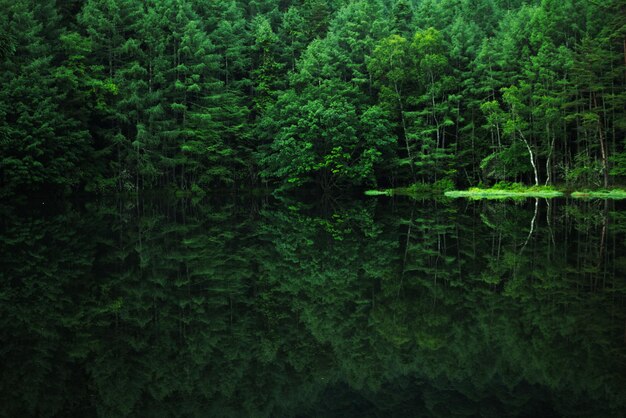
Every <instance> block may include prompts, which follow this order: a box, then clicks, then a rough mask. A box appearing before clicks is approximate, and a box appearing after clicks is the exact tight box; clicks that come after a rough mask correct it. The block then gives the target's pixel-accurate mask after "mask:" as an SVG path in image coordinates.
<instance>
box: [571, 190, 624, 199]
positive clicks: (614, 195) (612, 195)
mask: <svg viewBox="0 0 626 418" xmlns="http://www.w3.org/2000/svg"><path fill="white" fill-rule="evenodd" d="M572 197H573V198H574V199H626V190H623V189H613V190H585V191H582V192H574V193H572Z"/></svg>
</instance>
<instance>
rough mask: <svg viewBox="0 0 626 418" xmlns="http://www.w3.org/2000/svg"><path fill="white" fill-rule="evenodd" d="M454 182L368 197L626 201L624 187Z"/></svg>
mask: <svg viewBox="0 0 626 418" xmlns="http://www.w3.org/2000/svg"><path fill="white" fill-rule="evenodd" d="M452 189H453V187H452V185H451V183H448V182H437V183H433V184H427V183H416V184H413V185H411V186H409V187H399V188H395V189H385V190H368V191H367V192H365V194H366V195H367V196H410V197H439V196H442V195H445V196H446V197H449V198H453V199H455V198H469V199H525V198H542V199H551V198H555V197H563V196H571V197H572V198H575V199H614V200H618V199H626V190H625V189H621V188H615V189H599V190H583V191H574V192H571V193H569V191H566V190H564V189H563V188H558V187H555V186H525V185H523V184H521V183H507V182H500V183H496V184H494V185H493V186H491V187H472V188H470V189H468V190H452Z"/></svg>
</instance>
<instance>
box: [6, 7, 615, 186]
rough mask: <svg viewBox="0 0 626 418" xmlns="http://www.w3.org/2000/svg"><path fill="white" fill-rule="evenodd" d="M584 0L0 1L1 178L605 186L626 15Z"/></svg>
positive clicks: (46, 182) (9, 181)
mask: <svg viewBox="0 0 626 418" xmlns="http://www.w3.org/2000/svg"><path fill="white" fill-rule="evenodd" d="M583 3H584V4H578V2H575V1H574V0H563V1H556V0H543V1H532V2H531V1H527V0H515V1H507V2H496V1H493V0H442V1H434V0H422V1H419V2H415V1H407V0H391V1H387V0H385V1H383V0H371V1H366V0H355V1H347V0H333V1H330V0H306V1H297V2H296V1H278V0H271V1H260V0H250V1H243V2H242V1H237V0H227V1H220V2H218V1H199V0H163V1H155V0H147V1H139V0H88V1H84V2H79V1H75V0H59V1H52V0H43V1H40V2H36V1H33V0H17V1H8V0H0V10H1V11H2V13H0V59H1V61H0V74H1V76H2V77H1V78H0V80H1V81H0V88H1V92H0V176H1V179H2V194H3V195H6V194H13V195H15V194H20V193H29V192H43V191H48V190H49V191H51V192H53V193H57V192H81V191H90V192H97V193H110V192H122V191H142V190H148V189H159V188H172V189H179V190H185V191H186V190H189V189H190V188H191V187H192V186H193V185H194V184H195V185H198V186H199V187H202V188H223V187H228V188H243V187H248V186H252V187H259V186H261V183H264V184H263V187H269V188H290V187H293V186H305V185H306V186H307V187H311V186H315V187H321V188H322V189H324V190H326V191H328V190H337V189H345V188H348V187H353V188H361V187H368V186H373V185H380V186H381V187H384V188H397V187H398V186H401V185H410V184H414V183H424V184H433V183H435V182H437V181H439V180H441V179H450V180H451V181H453V182H454V183H456V184H465V185H470V184H478V183H480V182H488V181H516V182H523V183H525V184H536V185H539V184H554V183H561V182H566V183H567V184H569V185H572V186H575V187H596V186H599V185H600V186H602V187H605V188H606V187H608V186H609V185H610V184H612V183H615V182H616V181H617V182H619V181H621V180H623V179H621V177H624V173H625V172H626V170H625V169H624V167H623V166H624V165H625V164H624V161H623V160H624V158H623V154H624V153H625V152H626V150H625V148H624V146H625V144H624V142H623V140H622V139H623V137H624V135H625V134H626V112H625V111H624V109H625V108H626V93H625V92H626V89H625V88H624V87H625V84H624V83H626V79H625V78H624V76H623V57H624V53H623V52H624V51H623V39H624V24H625V20H624V15H625V14H624V13H623V4H622V3H623V1H622V0H611V1H605V2H586V3H585V2H583ZM288 102H291V103H292V105H290V103H288ZM316 118H318V119H319V120H316ZM299 119H301V120H299ZM291 131H293V132H291ZM283 144H284V149H283ZM283 165H284V166H283Z"/></svg>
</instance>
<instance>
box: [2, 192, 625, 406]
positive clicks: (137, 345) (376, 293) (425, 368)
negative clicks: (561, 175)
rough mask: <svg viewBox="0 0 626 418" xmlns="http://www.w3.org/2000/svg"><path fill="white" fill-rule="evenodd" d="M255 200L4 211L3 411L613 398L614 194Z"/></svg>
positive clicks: (618, 232) (619, 321) (620, 221)
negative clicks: (314, 203)
mask: <svg viewBox="0 0 626 418" xmlns="http://www.w3.org/2000/svg"><path fill="white" fill-rule="evenodd" d="M257 203H258V202H256V203H255V204H254V205H250V204H248V202H246V201H234V202H228V203H224V204H211V203H207V202H204V203H198V204H192V203H191V202H188V201H185V200H179V201H175V202H168V201H164V200H154V201H145V202H138V204H137V203H128V202H118V203H117V204H111V205H93V206H88V207H87V208H86V209H85V208H83V209H79V208H77V207H76V208H73V207H67V208H62V210H58V211H52V212H51V213H46V214H42V213H30V214H24V213H21V211H19V210H17V209H15V210H13V209H6V208H5V209H3V212H4V213H2V215H3V216H2V219H3V221H2V231H3V233H2V239H1V241H0V245H1V247H0V254H1V256H0V257H2V264H3V269H2V282H1V283H2V285H1V287H0V300H1V301H2V303H0V318H1V319H0V321H1V322H0V335H1V336H2V341H3V342H5V344H4V347H3V348H2V350H1V351H0V357H1V358H2V363H3V364H10V365H14V366H15V367H9V368H5V369H4V371H3V372H2V374H1V375H0V376H1V379H0V382H2V385H3V390H2V395H0V396H1V398H0V404H2V405H3V406H2V409H1V411H2V412H3V413H5V414H6V415H10V416H29V415H31V416H32V415H63V416H67V415H82V416H84V415H93V414H95V413H97V414H99V415H102V416H124V415H146V416H169V415H190V416H196V415H200V416H206V415H219V416H229V415H232V416H236V415H246V416H247V415H259V416H289V415H297V414H301V415H324V416H333V415H334V416H347V415H359V416H361V415H365V416H368V415H375V413H374V412H373V411H378V414H383V415H390V414H395V415H424V416H452V415H454V416H457V415H458V416H474V415H478V414H482V415H485V416H503V415H523V416H529V415H537V414H541V415H544V416H545V415H546V414H547V413H548V412H546V411H551V410H554V411H555V414H557V415H558V414H563V415H568V414H574V413H576V414H582V415H585V416H594V415H598V416H600V415H602V416H611V415H615V414H617V412H615V411H621V410H623V408H624V407H625V406H626V405H624V402H625V399H626V394H624V392H623V388H624V387H626V385H625V384H624V383H625V382H624V371H625V370H624V369H625V365H626V363H625V360H626V359H625V353H624V320H625V309H624V295H625V294H626V289H625V288H624V283H623V280H621V278H622V277H623V274H624V270H625V267H626V263H625V261H626V258H625V255H624V254H622V253H621V251H620V250H621V248H622V246H623V244H624V232H625V230H626V217H625V216H624V215H623V214H622V213H621V212H619V211H616V210H614V208H612V207H611V204H606V205H605V204H604V202H602V203H592V202H589V203H576V204H575V205H573V204H570V205H565V202H562V201H552V202H550V203H548V202H547V201H545V200H538V201H528V202H521V203H515V204H512V203H499V202H474V203H455V204H454V205H448V204H445V203H442V202H434V201H426V202H414V203H409V202H404V203H402V202H400V203H398V205H397V206H395V205H394V206H392V205H391V204H386V203H384V202H380V203H378V204H377V203H376V202H375V201H366V202H361V203H357V204H352V205H344V206H342V205H338V206H335V207H334V208H333V210H330V211H318V210H315V209H310V208H309V209H307V208H306V207H305V206H304V205H298V204H292V205H291V206H290V205H285V206H281V207H273V206H272V205H268V204H257ZM320 213H322V214H321V215H320ZM18 366H19V367H18Z"/></svg>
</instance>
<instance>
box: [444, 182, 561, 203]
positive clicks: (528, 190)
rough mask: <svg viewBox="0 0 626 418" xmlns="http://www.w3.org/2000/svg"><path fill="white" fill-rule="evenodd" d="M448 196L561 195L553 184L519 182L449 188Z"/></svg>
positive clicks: (525, 196)
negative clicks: (537, 184) (531, 184)
mask: <svg viewBox="0 0 626 418" xmlns="http://www.w3.org/2000/svg"><path fill="white" fill-rule="evenodd" d="M445 195H446V196H447V197H450V198H461V197H464V198H470V199H515V198H527V197H539V198H544V199H546V198H553V197H561V196H563V192H562V191H561V190H558V189H557V188H555V187H554V186H530V187H529V186H525V185H523V184H521V183H505V182H501V183H496V184H495V185H493V186H492V187H489V188H480V187H472V188H470V189H469V190H451V191H448V192H446V193H445Z"/></svg>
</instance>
